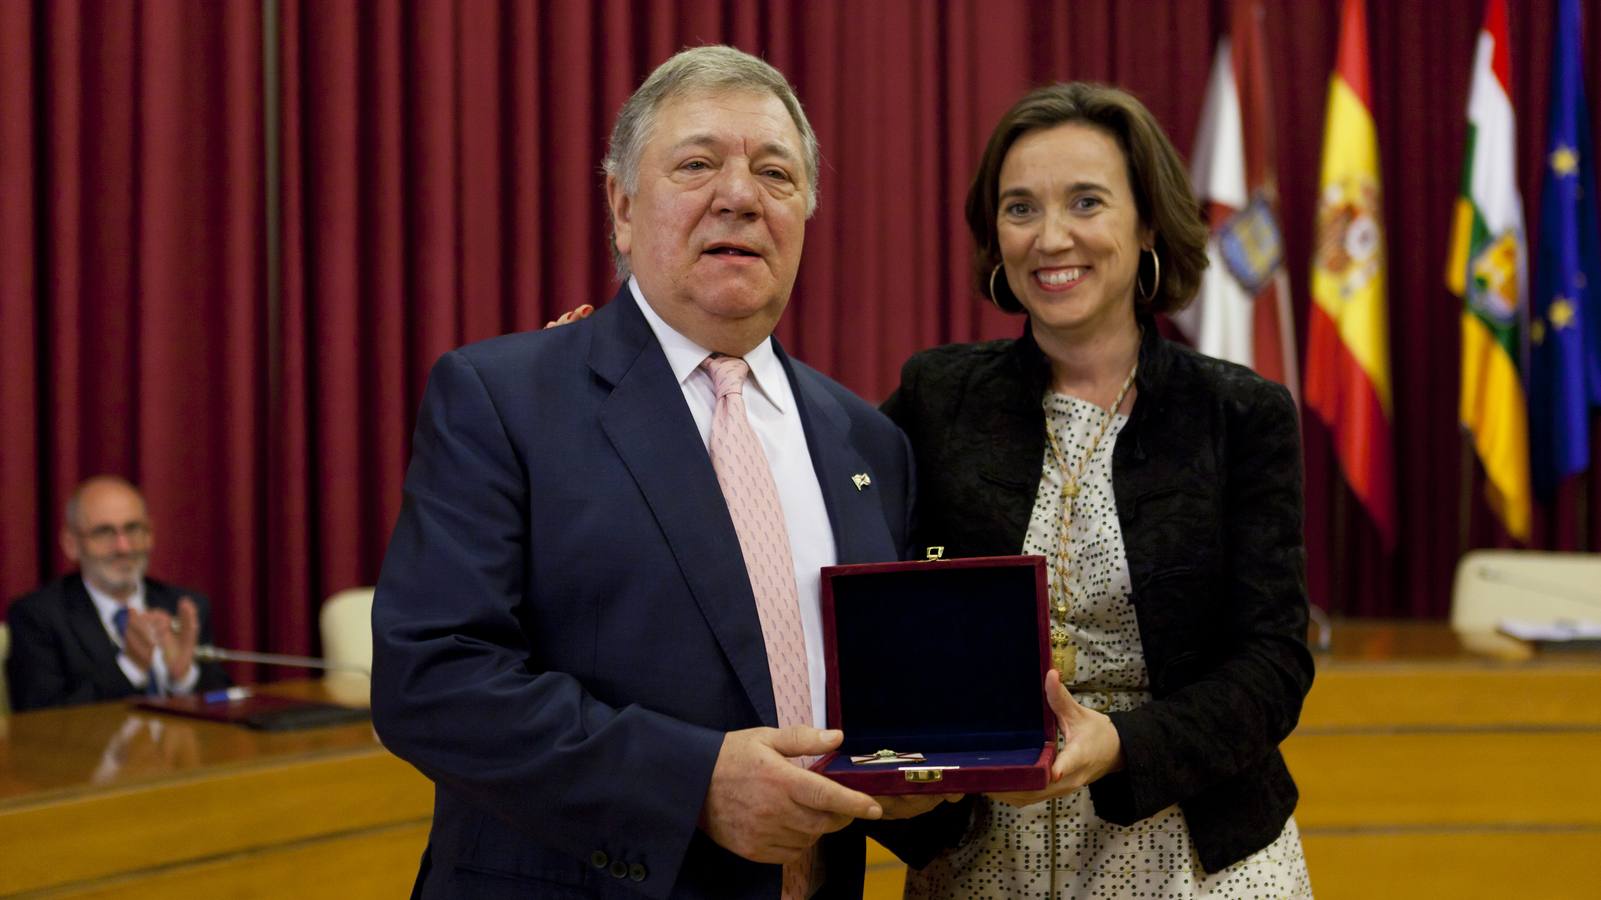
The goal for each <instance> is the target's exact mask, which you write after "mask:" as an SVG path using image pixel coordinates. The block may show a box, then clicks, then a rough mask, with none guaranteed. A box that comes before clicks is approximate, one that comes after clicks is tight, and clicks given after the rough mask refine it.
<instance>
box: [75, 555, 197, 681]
mask: <svg viewBox="0 0 1601 900" xmlns="http://www.w3.org/2000/svg"><path fill="white" fill-rule="evenodd" d="M83 586H84V589H85V590H87V591H88V592H89V599H90V600H92V601H94V605H95V612H98V613H99V614H100V624H101V626H102V627H104V628H105V629H106V634H107V635H108V636H110V638H111V642H112V643H113V644H116V645H117V667H118V668H120V669H122V674H124V675H126V676H128V680H129V681H130V682H132V683H133V686H134V687H136V688H138V689H139V690H141V691H142V690H144V689H145V685H147V684H149V683H150V678H151V676H152V675H154V676H155V679H156V686H157V687H158V688H160V689H161V693H163V694H190V693H193V692H194V689H195V685H196V684H197V683H198V682H199V681H200V665H199V664H198V663H194V662H191V663H190V664H189V674H187V675H185V676H184V677H183V679H182V680H181V681H179V682H177V683H176V684H174V683H172V679H171V678H170V677H169V676H168V675H167V661H166V660H165V659H163V658H162V654H161V647H160V646H157V647H156V649H155V655H154V656H153V657H152V658H151V665H150V671H149V672H145V671H144V670H143V669H140V668H139V665H138V664H137V663H135V662H134V661H133V660H132V659H129V658H128V653H127V649H126V648H125V647H124V646H123V642H122V635H120V634H118V633H117V623H116V615H117V610H119V609H122V608H123V607H124V606H126V607H127V608H128V611H129V612H130V613H133V612H144V611H145V583H144V579H140V580H139V586H138V587H137V588H135V589H134V592H133V596H132V597H129V598H128V602H127V603H126V604H124V603H123V602H122V601H120V600H118V599H117V598H115V597H113V596H111V595H110V594H107V593H105V592H103V591H101V590H100V589H99V588H96V587H95V586H94V585H93V584H90V583H89V579H87V578H85V579H84V580H83Z"/></svg>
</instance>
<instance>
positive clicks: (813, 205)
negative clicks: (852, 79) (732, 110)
mask: <svg viewBox="0 0 1601 900" xmlns="http://www.w3.org/2000/svg"><path fill="white" fill-rule="evenodd" d="M697 91H703V92H717V91H750V92H753V93H768V94H772V95H773V96H774V97H777V98H778V100H779V102H780V103H782V104H784V109H786V110H788V111H789V117H790V119H792V120H793V121H794V123H795V130H796V131H799V132H800V136H801V150H802V153H803V155H804V156H805V164H806V215H807V217H810V216H811V214H812V213H813V212H814V211H815V210H816V209H817V170H818V156H819V153H818V149H817V135H816V133H815V132H813V131H812V123H811V122H808V121H807V120H806V112H805V110H803V109H801V103H800V99H799V98H797V97H796V96H795V89H794V88H793V87H791V86H790V83H789V81H788V80H787V79H786V78H784V75H783V73H782V72H780V71H778V70H777V69H775V68H773V67H772V66H771V65H769V64H768V63H766V62H764V61H763V60H761V59H759V58H757V57H755V56H752V55H750V54H749V53H746V52H744V51H743V50H736V49H734V48H733V47H727V46H723V45H721V44H717V45H713V46H708V47H690V48H689V49H687V50H680V51H679V52H678V53H676V54H674V55H673V57H672V58H671V59H669V60H667V61H666V62H664V63H662V64H661V65H659V66H657V67H656V71H654V72H651V73H650V76H649V77H648V78H646V79H645V82H644V84H641V85H640V86H639V89H638V90H636V91H634V93H633V95H632V96H630V97H629V98H628V100H627V102H625V103H624V104H623V108H622V109H621V110H619V111H618V113H617V124H616V125H615V126H614V127H613V128H612V132H611V143H610V144H609V145H608V146H607V148H606V159H605V160H604V161H603V163H602V166H603V167H604V169H605V170H606V174H607V175H608V176H611V177H613V178H616V179H617V180H618V181H619V182H621V183H622V186H623V193H625V194H627V195H629V196H633V194H634V192H635V191H636V190H638V189H639V160H640V157H642V156H643V155H644V153H645V144H646V142H647V141H649V140H650V134H651V131H652V130H653V129H654V128H655V125H656V111H657V110H658V109H660V108H661V106H662V104H663V103H666V102H667V101H668V100H671V99H673V98H675V97H681V96H683V95H685V94H688V93H691V92H697ZM615 227H616V223H613V228H614V229H615ZM612 257H613V258H614V259H615V261H616V263H617V277H618V279H619V280H621V281H627V280H628V276H629V274H630V268H629V265H628V260H627V259H626V258H624V257H623V256H622V254H620V253H618V252H617V244H616V239H615V237H614V238H613V242H612Z"/></svg>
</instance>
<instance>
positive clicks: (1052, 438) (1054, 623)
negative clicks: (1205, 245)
mask: <svg viewBox="0 0 1601 900" xmlns="http://www.w3.org/2000/svg"><path fill="white" fill-rule="evenodd" d="M1139 370H1140V363H1139V360H1137V359H1136V360H1135V361H1134V367H1133V368H1131V369H1129V370H1128V378H1125V379H1124V380H1123V387H1122V389H1121V390H1119V391H1118V392H1117V399H1116V400H1113V401H1112V405H1111V406H1108V407H1107V408H1106V414H1105V415H1104V416H1103V417H1102V418H1101V427H1100V429H1099V430H1097V431H1096V432H1095V439H1094V440H1092V441H1090V446H1089V449H1088V450H1085V451H1084V456H1083V457H1082V458H1080V459H1079V461H1078V469H1077V471H1074V472H1069V471H1068V469H1067V458H1066V457H1065V456H1064V455H1063V454H1062V448H1061V446H1060V445H1059V444H1057V442H1056V433H1055V432H1053V431H1052V430H1051V423H1050V419H1049V418H1048V417H1047V419H1046V420H1045V439H1046V440H1047V441H1049V442H1050V447H1051V458H1052V459H1054V460H1055V462H1056V468H1057V470H1058V471H1059V472H1061V474H1062V496H1061V503H1062V518H1061V521H1060V522H1059V523H1058V524H1057V527H1056V559H1055V560H1053V562H1054V564H1055V569H1056V583H1057V584H1058V585H1059V590H1058V591H1057V594H1056V598H1055V600H1054V602H1053V603H1052V604H1051V668H1053V669H1055V670H1056V671H1057V672H1059V673H1060V674H1061V676H1062V684H1063V685H1067V684H1070V683H1072V680H1073V675H1074V670H1075V669H1076V668H1077V665H1078V648H1077V647H1075V646H1074V645H1073V641H1072V639H1071V638H1069V637H1068V633H1067V611H1068V601H1069V600H1070V599H1072V596H1073V588H1072V586H1071V583H1070V582H1069V581H1068V576H1069V574H1070V571H1069V565H1068V556H1067V550H1068V530H1069V529H1070V528H1071V526H1072V524H1073V501H1074V500H1075V499H1076V498H1077V497H1078V495H1079V485H1080V483H1081V482H1082V481H1083V478H1084V470H1085V469H1088V468H1089V465H1090V460H1091V459H1092V458H1093V457H1094V456H1095V451H1096V449H1097V448H1098V447H1100V446H1101V438H1103V437H1105V436H1106V429H1107V428H1108V427H1110V426H1111V424H1112V418H1113V417H1114V416H1116V415H1117V410H1118V408H1119V407H1121V406H1122V405H1123V399H1124V398H1125V397H1127V396H1128V391H1129V388H1131V387H1133V386H1134V374H1135V373H1136V372H1138V371H1139Z"/></svg>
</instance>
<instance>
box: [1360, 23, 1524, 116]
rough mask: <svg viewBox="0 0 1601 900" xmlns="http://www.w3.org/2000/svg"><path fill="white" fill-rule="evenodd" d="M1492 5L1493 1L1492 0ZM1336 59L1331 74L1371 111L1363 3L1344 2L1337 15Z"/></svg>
mask: <svg viewBox="0 0 1601 900" xmlns="http://www.w3.org/2000/svg"><path fill="white" fill-rule="evenodd" d="M1492 2H1493V0H1492ZM1338 52H1339V58H1338V59H1336V60H1335V61H1334V71H1335V74H1337V75H1339V77H1340V80H1341V81H1343V82H1345V86H1346V87H1348V88H1350V89H1351V93H1353V94H1355V95H1356V96H1357V98H1358V99H1360V100H1361V101H1362V106H1363V108H1365V109H1367V111H1368V114H1369V115H1371V114H1372V112H1373V93H1372V88H1371V87H1370V86H1369V83H1368V14H1367V3H1366V0H1345V11H1344V12H1343V13H1341V14H1340V49H1339V51H1338Z"/></svg>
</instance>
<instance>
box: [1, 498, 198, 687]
mask: <svg viewBox="0 0 1601 900" xmlns="http://www.w3.org/2000/svg"><path fill="white" fill-rule="evenodd" d="M154 546H155V530H154V528H153V527H152V526H151V524H150V516H149V514H148V513H147V511H146V509H145V500H144V497H143V496H142V495H141V494H140V493H139V490H138V489H137V488H135V487H134V486H133V485H132V484H130V483H128V482H127V481H126V480H124V479H122V478H118V477H116V476H113V475H100V476H96V477H94V478H90V479H88V480H87V481H85V482H84V483H83V484H80V485H78V487H77V489H75V490H74V491H73V492H72V496H71V497H70V498H69V499H68V500H67V504H66V510H65V516H64V518H63V521H62V524H61V550H62V552H63V553H65V554H66V556H67V558H68V559H69V560H71V561H72V562H74V563H76V564H77V565H78V568H79V572H78V573H76V574H72V575H67V576H65V577H63V578H60V579H57V580H56V581H53V582H51V583H50V584H47V585H45V586H44V587H42V588H40V589H39V590H37V591H35V592H33V593H32V594H29V595H27V596H25V597H21V598H19V599H18V600H17V601H16V602H15V603H13V604H12V605H11V608H10V609H9V610H8V611H7V614H6V622H7V624H8V625H9V626H10V629H11V655H10V657H9V658H8V659H7V660H6V677H7V680H8V681H9V682H10V685H11V705H12V708H13V709H15V710H17V711H19V712H21V711H23V710H29V709H39V708H41V707H47V706H65V705H68V704H75V703H93V702H96V701H101V700H115V699H118V698H120V697H127V696H130V695H135V694H146V693H150V694H187V693H191V692H193V691H196V690H201V691H205V690H211V689H213V688H218V687H224V686H226V685H227V683H228V678H227V676H226V675H225V674H224V673H223V671H222V669H221V668H220V667H219V666H217V665H216V664H214V663H213V664H206V663H198V662H196V661H195V659H194V655H195V646H196V645H197V644H209V643H211V632H210V618H211V617H210V604H209V603H208V602H207V601H206V598H205V597H204V596H202V595H200V594H197V593H195V592H194V591H185V590H182V589H180V588H175V587H172V586H171V585H167V584H163V583H161V582H159V581H156V580H154V579H151V578H146V577H145V570H146V569H147V568H148V567H149V565H150V551H151V549H152V548H153V547H154Z"/></svg>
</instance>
